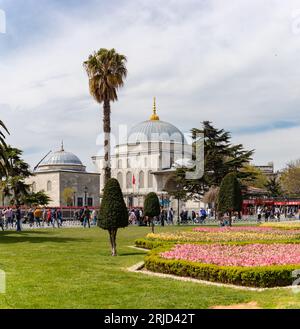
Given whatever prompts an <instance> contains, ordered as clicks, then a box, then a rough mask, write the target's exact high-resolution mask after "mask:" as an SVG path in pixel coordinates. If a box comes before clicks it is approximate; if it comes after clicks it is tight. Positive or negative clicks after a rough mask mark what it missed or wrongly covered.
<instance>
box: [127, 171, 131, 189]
mask: <svg viewBox="0 0 300 329" xmlns="http://www.w3.org/2000/svg"><path fill="white" fill-rule="evenodd" d="M131 187H132V172H130V171H129V172H128V173H127V174H126V188H131Z"/></svg>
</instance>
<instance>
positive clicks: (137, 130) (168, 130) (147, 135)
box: [127, 97, 187, 144]
mask: <svg viewBox="0 0 300 329" xmlns="http://www.w3.org/2000/svg"><path fill="white" fill-rule="evenodd" d="M170 141H174V143H180V144H187V143H186V140H185V138H184V136H183V133H182V132H181V131H180V130H179V129H178V128H176V127H175V126H173V125H172V124H171V123H168V122H165V121H161V120H160V119H159V116H158V115H157V113H156V99H155V97H154V100H153V113H152V115H151V117H150V120H147V121H144V122H141V123H139V124H137V125H136V126H134V127H132V128H131V130H130V132H129V134H128V139H127V142H128V143H129V144H137V143H141V142H170Z"/></svg>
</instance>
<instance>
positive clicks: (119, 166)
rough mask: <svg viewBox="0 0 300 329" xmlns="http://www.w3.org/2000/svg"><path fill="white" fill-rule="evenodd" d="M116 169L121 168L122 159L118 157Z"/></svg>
mask: <svg viewBox="0 0 300 329" xmlns="http://www.w3.org/2000/svg"><path fill="white" fill-rule="evenodd" d="M117 168H118V169H122V160H121V159H119V160H118V166H117Z"/></svg>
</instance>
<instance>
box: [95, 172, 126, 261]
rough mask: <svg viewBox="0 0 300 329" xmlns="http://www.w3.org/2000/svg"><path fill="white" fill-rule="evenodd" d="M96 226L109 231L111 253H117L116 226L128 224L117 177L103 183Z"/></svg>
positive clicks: (114, 254)
mask: <svg viewBox="0 0 300 329" xmlns="http://www.w3.org/2000/svg"><path fill="white" fill-rule="evenodd" d="M98 226H99V227H101V228H102V229H104V230H107V231H108V233H109V238H110V244H111V254H112V256H116V255H117V244H116V237H117V231H118V228H121V227H126V226H128V211H127V207H126V204H125V202H124V198H123V194H122V191H121V187H120V184H119V182H118V180H117V179H115V178H110V179H109V180H108V181H107V183H106V184H105V187H104V191H103V199H102V202H101V206H100V210H99V215H98Z"/></svg>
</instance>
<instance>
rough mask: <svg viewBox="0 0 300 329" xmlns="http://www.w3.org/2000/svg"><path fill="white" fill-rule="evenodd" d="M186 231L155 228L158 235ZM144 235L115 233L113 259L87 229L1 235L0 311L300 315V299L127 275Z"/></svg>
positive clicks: (101, 234)
mask: <svg viewBox="0 0 300 329" xmlns="http://www.w3.org/2000/svg"><path fill="white" fill-rule="evenodd" d="M177 229H184V227H180V228H178V227H164V228H157V232H163V231H173V230H177ZM149 232H150V229H149V228H146V227H129V228H126V229H121V230H119V232H118V253H119V256H118V257H111V256H110V249H109V244H108V235H107V232H105V231H102V230H100V229H98V228H93V229H86V230H84V229H82V228H76V229H59V230H58V229H55V230H52V229H50V230H32V231H27V232H22V233H19V234H17V233H16V232H0V269H2V270H4V271H5V272H6V275H7V291H6V294H0V308H129V309H130V308H171V309H172V308H187V309H189V308H210V307H213V306H216V305H231V304H239V303H248V302H252V301H255V302H257V303H258V305H259V306H260V307H263V308H300V293H299V294H294V293H293V292H292V291H291V290H286V289H276V290H269V291H263V292H253V291H237V290H235V289H231V288H223V287H213V286H205V285H201V284H197V283H192V282H181V281H176V280H171V279H165V278H157V277H150V276H146V275H143V274H139V273H130V272H127V271H126V268H127V267H129V266H132V265H134V264H136V263H138V262H140V261H142V260H143V258H144V255H145V253H144V252H143V251H140V250H136V249H132V248H130V247H129V246H130V245H133V244H134V240H135V239H137V238H140V237H144V236H145V235H146V234H147V233H149Z"/></svg>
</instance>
